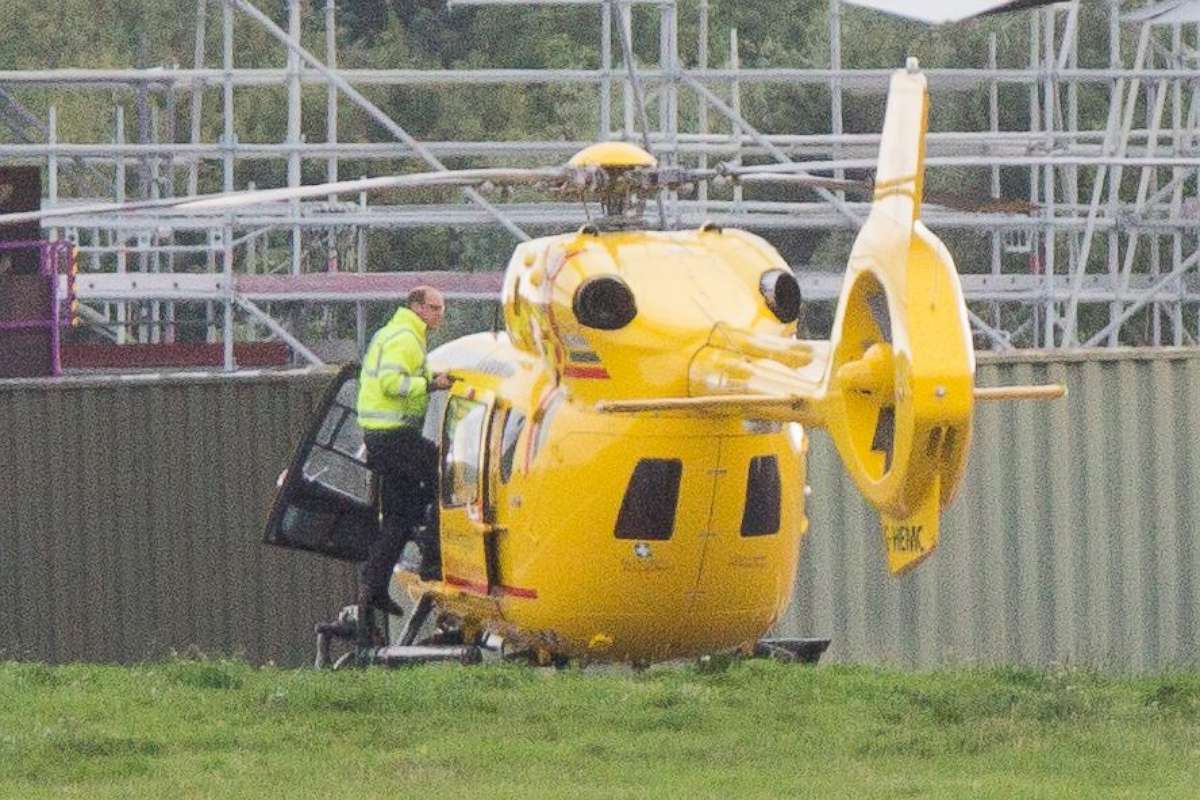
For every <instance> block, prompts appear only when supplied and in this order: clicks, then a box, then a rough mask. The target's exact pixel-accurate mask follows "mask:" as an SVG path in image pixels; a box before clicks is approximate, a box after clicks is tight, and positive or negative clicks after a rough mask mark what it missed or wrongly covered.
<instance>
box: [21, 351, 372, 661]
mask: <svg viewBox="0 0 1200 800" xmlns="http://www.w3.org/2000/svg"><path fill="white" fill-rule="evenodd" d="M326 380H327V376H326V375H322V374H298V375H286V374H274V375H270V374H263V375H260V376H248V377H235V378H231V377H222V376H219V375H217V376H212V377H208V378H204V377H196V376H192V377H181V378H166V379H162V378H146V377H144V376H143V377H138V376H131V377H130V378H127V379H124V380H114V379H112V378H106V379H83V378H81V379H69V380H63V381H58V382H52V381H21V382H18V381H6V382H0V658H35V659H39V660H45V661H51V662H64V661H125V662H128V661H137V660H143V659H149V658H157V657H160V656H162V655H164V654H166V653H169V652H170V651H171V650H181V651H182V650H186V649H188V648H192V647H194V648H198V649H199V650H200V651H203V652H205V653H209V654H242V655H244V657H246V658H247V659H250V660H252V661H254V662H258V663H263V662H267V661H274V662H277V663H281V664H300V663H303V662H305V661H308V660H310V659H311V658H312V655H313V638H312V635H311V632H312V625H313V623H315V622H317V621H318V620H320V619H325V618H328V617H329V616H330V615H331V614H333V613H335V612H336V611H337V609H338V608H339V607H340V606H341V605H342V603H343V602H344V601H346V600H347V599H348V598H349V597H351V596H352V595H351V593H352V591H353V577H352V575H351V572H350V570H349V569H348V568H346V567H345V566H344V565H342V564H338V563H334V562H331V561H328V560H326V559H321V558H317V557H314V556H307V555H303V554H297V553H289V552H285V551H282V550H277V549H275V548H270V547H266V546H264V545H261V544H260V539H261V535H262V524H263V521H264V520H265V517H266V511H267V504H268V503H269V502H270V498H271V496H272V493H273V490H274V482H275V477H276V476H277V475H278V473H279V471H280V470H281V469H282V467H283V465H284V464H285V463H286V460H287V456H288V453H289V451H290V448H291V446H292V444H293V443H294V442H295V441H296V440H297V439H298V438H299V432H300V430H301V428H302V426H303V422H304V419H305V417H306V415H307V412H308V409H309V408H310V406H311V405H312V404H313V403H314V402H315V400H316V397H317V395H318V393H319V392H320V390H321V387H322V386H323V385H324V384H325V382H326Z"/></svg>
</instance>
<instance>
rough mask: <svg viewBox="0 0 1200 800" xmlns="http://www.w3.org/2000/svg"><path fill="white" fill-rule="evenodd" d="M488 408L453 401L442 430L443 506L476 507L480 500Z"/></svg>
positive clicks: (457, 399) (476, 403) (461, 400)
mask: <svg viewBox="0 0 1200 800" xmlns="http://www.w3.org/2000/svg"><path fill="white" fill-rule="evenodd" d="M486 419H487V405H486V404H484V403H478V402H475V401H474V400H468V399H466V398H464V397H451V398H450V400H449V402H448V403H447V404H446V416H445V424H444V425H443V426H442V505H444V506H447V507H451V508H452V507H455V506H464V505H472V504H474V503H475V502H476V501H477V500H478V499H479V467H480V464H481V462H482V455H483V427H484V425H483V424H484V421H485V420H486Z"/></svg>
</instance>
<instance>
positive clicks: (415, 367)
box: [358, 308, 429, 430]
mask: <svg viewBox="0 0 1200 800" xmlns="http://www.w3.org/2000/svg"><path fill="white" fill-rule="evenodd" d="M425 329H426V325H425V320H423V319H421V318H420V317H418V316H417V315H416V313H414V312H413V311H411V310H409V309H407V308H401V309H399V310H398V311H396V313H395V314H394V315H393V316H392V319H391V321H389V322H388V324H387V325H384V326H383V327H382V328H380V329H379V330H378V331H376V333H375V336H374V337H372V338H371V344H370V345H369V346H368V347H367V353H366V355H365V356H364V357H363V363H362V369H361V371H360V372H359V375H358V424H359V425H360V426H362V427H363V428H364V429H365V430H387V429H389V428H399V427H402V426H407V427H416V428H420V427H421V425H422V423H423V422H424V420H425V409H426V407H427V406H428V405H429V371H428V369H427V368H426V366H425Z"/></svg>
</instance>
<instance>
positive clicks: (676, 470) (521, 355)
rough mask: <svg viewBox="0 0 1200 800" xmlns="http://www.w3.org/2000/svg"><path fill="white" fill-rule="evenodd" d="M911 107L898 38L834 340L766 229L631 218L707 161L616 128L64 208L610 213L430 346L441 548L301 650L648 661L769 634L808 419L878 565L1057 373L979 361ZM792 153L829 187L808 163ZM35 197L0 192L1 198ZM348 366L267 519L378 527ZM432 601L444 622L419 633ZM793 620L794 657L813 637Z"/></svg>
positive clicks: (924, 535)
mask: <svg viewBox="0 0 1200 800" xmlns="http://www.w3.org/2000/svg"><path fill="white" fill-rule="evenodd" d="M927 115H928V93H927V90H926V82H925V78H924V76H923V75H922V74H921V73H920V72H919V70H918V69H917V66H916V62H915V60H912V61H910V63H909V65H908V67H907V68H906V69H903V70H899V71H897V72H896V73H895V74H894V75H893V77H892V79H891V84H890V87H889V92H888V97H887V108H886V114H885V119H884V125H883V132H882V137H881V144H880V150H879V160H878V168H877V171H876V173H875V177H874V182H873V185H872V186H871V187H870V191H872V193H873V202H872V204H871V208H870V213H869V216H868V218H867V219H866V221H865V223H864V224H863V226H862V228H861V230H860V231H859V233H858V236H857V239H856V241H855V243H854V246H853V248H852V251H851V255H850V260H849V263H848V266H847V271H846V276H845V280H844V284H843V288H842V291H841V294H840V298H839V301H838V305H837V311H836V315H835V318H834V322H833V328H832V334H831V337H830V339H829V340H828V341H812V340H804V339H800V338H797V317H798V316H799V314H800V310H801V296H800V289H799V285H798V283H797V281H796V279H795V277H794V276H793V274H792V272H791V270H790V269H789V267H788V265H787V264H786V263H785V262H784V260H783V258H782V257H781V256H780V255H779V254H778V253H777V252H776V251H775V250H774V249H773V248H772V247H771V246H770V245H769V244H768V243H767V242H765V241H764V240H762V239H760V238H759V237H757V236H755V235H753V234H750V233H748V232H745V231H740V230H733V229H728V228H726V229H722V228H720V227H718V226H714V225H704V226H702V227H701V228H699V229H697V230H682V231H655V230H649V229H648V228H647V226H646V224H645V223H644V221H643V220H642V214H641V212H642V211H643V210H644V205H645V198H646V197H648V196H650V195H652V194H654V193H655V192H657V191H659V190H661V189H664V188H679V187H681V186H683V185H686V184H690V183H694V182H696V181H699V180H708V179H711V178H714V177H719V174H720V170H717V171H714V170H685V169H680V168H660V167H659V166H658V165H657V164H656V162H655V159H654V158H653V157H652V156H651V155H650V154H649V153H648V152H646V151H645V150H643V149H641V148H638V147H635V146H633V145H630V144H626V143H620V142H606V143H600V144H596V145H593V146H591V147H588V148H586V149H584V150H583V151H581V152H580V153H578V154H577V155H576V156H575V157H574V158H572V159H571V161H570V162H569V163H568V164H567V165H566V166H565V167H562V168H545V169H535V170H517V169H478V170H466V171H459V172H449V171H442V172H435V173H423V174H416V175H400V176H390V177H381V178H370V179H363V180H359V181H344V182H340V183H335V184H322V185H318V186H305V187H300V188H298V189H279V190H266V191H257V192H238V193H232V194H222V195H213V196H209V197H202V198H188V199H182V200H181V199H178V198H176V199H170V200H153V201H144V202H140V203H137V204H124V205H115V204H113V205H107V204H106V205H101V206H93V207H83V208H76V209H74V210H73V212H72V213H87V212H92V211H110V210H121V211H126V210H132V211H134V212H136V211H137V210H139V209H144V208H159V207H166V206H170V207H173V208H175V209H177V210H182V211H191V212H202V211H205V210H211V211H217V212H220V211H221V210H222V209H227V208H231V207H234V206H237V205H240V204H245V203H253V202H262V201H264V200H281V199H291V198H301V197H325V196H328V195H329V194H331V193H336V192H339V191H354V192H358V191H364V190H369V189H379V188H402V187H406V186H407V187H413V186H429V185H459V186H482V185H486V184H514V183H523V184H538V185H544V186H549V187H550V188H552V189H556V190H558V191H561V192H564V193H567V194H570V195H574V196H589V195H590V196H594V197H599V198H600V202H601V204H602V206H603V210H604V214H603V215H602V216H600V217H597V218H596V219H595V221H594V223H591V224H588V225H585V226H584V227H583V228H581V229H580V230H578V231H576V232H574V233H568V234H564V235H557V236H549V237H545V238H541V239H536V240H532V241H528V242H524V243H522V244H520V245H519V246H518V247H517V248H516V250H515V252H514V253H513V255H512V258H511V260H510V262H509V264H508V267H507V270H506V272H505V275H504V279H503V289H502V293H501V306H502V311H503V316H504V323H505V325H504V331H495V332H489V333H479V334H474V335H471V336H466V337H463V338H461V339H457V340H455V341H451V342H449V343H448V344H445V345H444V346H442V347H440V348H438V349H436V350H434V351H433V352H432V353H430V354H429V366H430V368H431V369H432V370H434V371H438V372H441V371H448V372H450V373H452V374H453V375H454V376H455V377H456V378H458V380H457V381H456V382H455V383H454V384H453V386H452V387H451V389H450V390H449V391H446V392H438V393H434V395H433V396H432V397H431V402H430V410H429V413H428V415H427V420H426V423H427V431H426V433H427V435H428V436H429V437H430V438H431V439H433V440H434V441H435V442H436V443H437V444H438V445H439V448H440V453H441V469H440V486H439V491H438V504H437V508H436V509H435V510H434V515H433V518H431V519H430V520H429V525H428V526H427V527H426V530H425V532H424V535H425V536H426V537H427V541H426V542H425V547H426V549H428V550H432V551H434V552H436V553H437V554H438V555H439V558H438V564H437V566H438V567H439V569H437V570H435V572H436V576H433V575H430V574H428V573H427V574H426V578H422V577H421V576H422V572H423V571H422V570H418V569H417V568H416V567H415V566H412V565H411V564H409V563H407V562H402V564H401V565H400V566H399V567H398V568H397V571H396V573H395V583H396V588H398V589H400V590H401V591H403V592H405V593H407V594H408V595H409V597H410V599H411V600H413V601H414V608H413V612H412V614H411V615H410V617H409V620H408V622H407V625H406V626H405V628H404V630H403V631H402V632H401V633H400V635H399V637H398V639H397V641H396V642H395V643H394V644H391V643H389V642H388V640H387V638H386V637H385V636H383V635H382V634H380V633H379V626H377V625H375V624H374V621H372V620H358V619H356V618H355V611H354V608H355V607H348V608H347V610H346V611H344V612H343V615H342V617H341V618H340V619H339V620H338V621H336V622H334V623H330V624H327V625H324V626H318V628H319V631H318V632H319V637H318V641H319V645H320V655H319V659H318V660H319V662H324V661H325V660H326V658H327V655H326V654H327V652H328V650H327V647H328V644H329V640H330V638H332V637H338V636H340V637H343V638H347V639H349V640H351V641H352V643H353V647H354V649H353V650H352V651H351V652H350V653H347V654H346V656H345V657H344V658H346V657H349V658H350V659H352V660H353V661H355V662H356V663H369V662H384V663H395V662H404V661H410V660H436V659H447V658H459V659H462V660H474V659H477V658H479V657H480V655H481V653H482V651H483V650H485V649H488V650H493V651H498V652H501V653H504V654H520V655H521V656H523V657H528V658H530V659H532V660H534V661H536V662H539V663H549V662H555V661H561V660H563V659H570V658H580V659H585V660H588V661H628V662H633V663H638V664H645V663H649V662H653V661H658V660H664V659H671V658H680V657H691V656H698V655H703V654H708V653H714V652H720V651H734V650H739V649H740V650H754V649H756V648H758V647H760V646H761V645H762V643H763V642H764V639H763V637H764V635H765V634H766V633H767V632H768V631H769V630H770V628H771V627H772V625H773V624H774V623H775V622H776V621H777V620H778V619H779V618H780V615H781V614H782V613H783V611H784V610H785V608H786V607H787V605H788V603H789V601H790V599H791V597H792V592H793V585H794V579H795V574H796V566H797V561H798V557H799V553H800V546H801V540H802V538H803V537H804V535H805V534H806V532H807V529H808V520H807V518H806V517H805V513H804V507H805V482H806V478H805V454H806V452H807V449H808V437H809V434H810V432H811V431H812V430H815V429H818V428H824V429H825V430H827V431H828V432H829V434H830V436H831V437H832V439H833V441H834V442H835V444H836V446H837V449H838V451H839V453H840V455H841V457H842V460H843V463H844V465H845V467H846V469H847V471H848V473H849V474H850V475H851V476H852V478H853V479H854V481H855V483H856V485H857V486H858V488H859V490H860V491H861V492H862V494H863V495H864V496H865V497H866V499H867V500H868V501H869V502H870V503H871V504H872V505H873V506H874V507H875V508H876V509H877V510H878V511H879V514H880V517H881V530H882V539H883V545H884V547H885V549H886V552H887V562H888V567H889V569H890V570H891V572H892V573H894V574H900V573H903V572H905V571H907V570H910V569H912V568H914V567H916V566H917V565H918V564H920V563H921V562H922V561H923V560H924V559H926V558H927V557H928V556H929V555H930V554H931V553H932V552H933V551H934V549H935V548H936V547H937V544H938V535H939V515H940V513H941V511H942V509H944V508H945V507H946V505H947V504H948V503H949V502H950V501H951V499H952V498H953V497H954V493H955V490H956V489H957V487H958V485H959V482H960V480H961V478H962V476H963V473H964V471H965V468H966V463H967V455H968V449H969V446H970V442H971V420H972V410H973V407H974V403H975V401H976V400H977V399H984V398H987V399H992V398H995V399H999V398H1036V397H1054V396H1058V395H1061V394H1062V393H1063V388H1062V387H1059V386H1040V387H1039V386H1031V387H1002V388H998V389H980V388H977V387H975V385H974V373H975V362H974V355H973V350H972V342H971V333H970V328H969V325H968V322H967V312H966V307H965V305H964V302H963V297H962V293H961V289H960V285H959V280H958V275H957V272H956V270H955V267H954V262H953V259H952V258H951V256H950V253H949V252H948V251H947V249H946V247H945V246H944V245H943V244H942V242H941V241H940V240H939V239H938V238H937V237H936V236H934V235H933V234H932V233H931V232H930V231H929V230H928V229H927V228H926V227H925V226H924V225H923V224H922V223H921V220H920V210H921V198H922V181H923V171H924V163H923V162H924V139H925V130H926V119H927ZM725 174H726V175H727V177H731V178H733V179H739V175H738V174H736V173H730V172H726V173H725ZM787 180H788V181H789V182H791V183H797V182H799V183H805V182H808V183H811V184H813V185H823V186H827V187H839V188H845V186H844V185H843V184H841V183H839V182H836V181H829V180H827V179H822V178H818V177H815V176H811V175H805V174H803V173H801V174H795V173H792V174H789V175H788V176H787ZM855 185H857V184H855ZM49 214H50V212H32V213H30V214H11V215H0V225H2V224H7V223H12V222H18V221H24V220H25V219H26V218H29V217H34V216H36V217H41V216H47V215H49ZM54 215H55V216H62V215H63V212H62V211H61V210H58V211H55V212H54ZM356 375H357V370H356V367H355V366H353V365H348V366H347V367H345V368H343V369H342V370H341V371H340V372H339V374H338V376H337V379H336V380H335V381H334V382H333V383H332V384H331V386H330V388H329V390H328V391H327V393H326V395H325V397H324V399H323V402H322V403H321V405H320V407H319V408H318V409H317V412H316V413H315V414H314V417H313V422H312V425H311V428H310V430H309V431H308V433H307V435H306V436H305V438H304V439H303V441H302V442H301V444H300V446H299V447H298V448H297V450H296V451H295V453H294V455H293V457H292V460H291V462H290V463H289V465H288V468H287V470H286V471H285V473H284V474H283V475H282V476H281V481H280V488H279V491H278V492H277V495H276V498H275V503H274V505H273V508H272V510H271V513H270V516H269V519H268V522H267V530H266V536H265V538H266V541H267V542H268V543H271V544H275V545H281V546H285V547H290V548H297V549H303V550H310V551H314V552H318V553H323V554H325V555H330V556H333V557H336V558H343V559H347V560H352V561H354V560H361V559H362V558H364V557H365V553H366V550H367V546H368V544H369V542H370V541H371V540H372V539H373V538H374V537H376V536H377V535H378V529H379V510H378V504H377V500H376V492H375V491H374V489H373V480H372V475H371V473H370V471H369V470H368V468H367V466H366V464H365V453H364V448H363V446H362V431H361V430H360V429H359V427H358V425H357V424H356V421H355V417H354V405H355V396H356V394H357V387H356ZM418 538H420V537H418ZM430 620H434V621H436V623H437V630H436V632H435V633H434V634H433V635H431V636H427V637H425V638H423V639H419V638H418V637H419V633H420V631H421V630H422V626H423V625H425V624H426V623H427V622H428V621H430ZM792 644H793V645H795V647H794V648H793V649H794V651H795V652H796V653H798V654H800V655H802V656H804V655H807V657H812V656H814V655H819V652H820V650H821V649H822V646H823V645H822V643H821V642H816V643H813V642H800V643H792ZM806 648H807V650H806Z"/></svg>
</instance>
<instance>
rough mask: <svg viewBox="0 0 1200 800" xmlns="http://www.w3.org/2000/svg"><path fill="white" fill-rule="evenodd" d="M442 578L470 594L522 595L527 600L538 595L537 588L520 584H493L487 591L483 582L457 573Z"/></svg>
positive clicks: (534, 598) (533, 598)
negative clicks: (528, 587) (526, 587)
mask: <svg viewBox="0 0 1200 800" xmlns="http://www.w3.org/2000/svg"><path fill="white" fill-rule="evenodd" d="M442 580H443V581H444V582H445V583H447V584H448V585H450V586H453V587H455V588H457V589H463V590H465V591H468V592H470V593H471V594H478V595H483V596H485V597H486V596H489V595H499V596H501V597H504V596H508V597H524V598H526V599H529V600H536V599H537V596H538V593H537V589H525V588H522V587H520V586H503V585H501V586H493V587H492V589H491V591H490V592H489V591H488V587H487V586H486V585H485V584H482V583H476V582H475V581H469V580H467V579H466V578H460V577H458V576H457V575H447V576H445V577H444V578H442Z"/></svg>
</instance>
